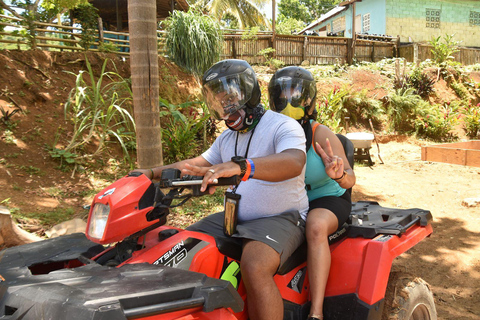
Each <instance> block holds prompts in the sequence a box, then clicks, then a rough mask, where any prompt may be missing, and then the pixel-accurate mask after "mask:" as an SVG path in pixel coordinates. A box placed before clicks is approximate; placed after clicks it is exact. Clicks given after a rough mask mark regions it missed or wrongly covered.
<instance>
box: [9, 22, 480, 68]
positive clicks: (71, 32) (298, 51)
mask: <svg viewBox="0 0 480 320" xmlns="http://www.w3.org/2000/svg"><path fill="white" fill-rule="evenodd" d="M20 22H21V20H20V19H17V18H14V17H10V16H3V15H0V26H4V27H6V28H4V29H5V31H0V48H2V47H3V48H15V49H29V48H30V47H31V46H32V43H29V42H28V41H27V38H26V37H25V34H24V32H20V31H22V29H23V30H24V27H22V26H21V23H20ZM35 26H36V28H35V33H36V37H35V39H34V43H33V46H34V47H40V48H42V49H44V50H58V51H60V50H69V51H83V50H84V48H82V46H81V40H82V34H83V30H82V29H81V28H78V27H71V26H65V25H60V24H49V23H43V22H36V23H35ZM102 29H103V28H102V23H101V21H99V29H97V30H93V33H94V35H95V39H94V41H93V42H92V43H90V47H89V49H88V50H91V51H99V50H108V49H112V48H116V49H117V50H118V53H119V54H124V55H128V54H129V52H130V41H129V34H128V33H125V32H113V31H106V30H102ZM99 30H100V31H99ZM157 38H158V53H159V54H160V55H165V54H166V47H165V32H164V31H160V30H159V31H158V32H157ZM224 40H225V42H224V47H223V53H222V58H224V59H227V58H236V59H244V60H246V61H248V62H249V63H251V64H261V63H265V62H266V59H271V58H275V59H278V60H280V61H283V62H284V63H285V64H286V65H300V64H301V63H303V62H304V61H308V63H309V64H312V65H316V64H335V63H340V64H343V63H352V62H353V59H355V60H356V61H368V62H376V61H379V60H382V59H384V58H393V57H404V58H406V59H407V61H412V62H413V61H418V60H420V61H423V60H425V59H431V58H432V53H431V46H429V45H425V44H407V45H400V43H399V42H398V39H397V38H391V37H376V38H375V39H356V40H352V39H350V38H343V37H316V36H303V35H301V36H298V35H273V34H272V33H271V32H259V33H258V34H256V35H245V34H244V33H242V32H230V33H226V34H224ZM2 43H3V44H5V45H3V46H2V45H1V44H2ZM272 48H273V49H275V50H274V51H273V52H272ZM459 50H460V51H459V52H458V53H456V54H455V60H456V61H459V62H460V63H462V64H465V65H468V64H476V63H480V49H472V48H459Z"/></svg>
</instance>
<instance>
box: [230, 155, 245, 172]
mask: <svg viewBox="0 0 480 320" xmlns="http://www.w3.org/2000/svg"><path fill="white" fill-rule="evenodd" d="M231 160H232V162H235V163H236V164H238V165H239V166H240V177H243V176H245V173H246V172H247V159H245V158H244V157H240V156H235V157H232V159H231Z"/></svg>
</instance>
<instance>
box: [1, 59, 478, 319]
mask: <svg viewBox="0 0 480 320" xmlns="http://www.w3.org/2000/svg"><path fill="white" fill-rule="evenodd" d="M88 58H89V61H90V62H91V63H92V64H93V65H94V66H95V70H97V72H98V71H99V69H100V67H101V64H102V62H103V58H105V56H104V55H98V54H89V56H88ZM108 58H109V59H111V60H112V62H114V63H115V66H116V70H117V71H118V72H119V73H121V74H122V75H123V76H124V77H129V65H128V60H127V61H123V60H122V59H121V58H119V57H117V56H114V55H108ZM160 63H161V64H160V77H161V79H160V81H161V83H162V86H161V96H162V97H164V98H166V99H167V100H169V101H171V102H173V103H180V102H184V101H186V99H187V98H188V96H189V95H192V94H193V95H198V94H199V92H198V86H197V85H196V82H195V79H194V78H193V77H192V76H189V75H187V74H185V73H183V72H182V71H181V70H178V68H176V67H175V66H174V65H173V64H171V63H169V62H167V61H165V60H163V59H161V60H160ZM84 68H85V56H84V55H83V54H72V53H63V54H52V53H45V52H42V51H37V52H35V53H25V52H0V108H3V109H4V110H10V111H11V110H14V109H15V108H20V109H22V111H23V112H18V113H17V114H15V115H14V116H12V121H18V122H17V125H16V127H15V128H12V130H10V133H9V132H7V130H6V127H5V125H4V124H1V123H0V202H2V203H1V204H2V205H6V206H7V207H9V208H16V209H15V210H18V212H22V213H34V214H37V215H42V214H43V215H48V214H51V213H52V212H55V210H60V209H62V208H67V207H68V208H75V209H74V211H75V212H74V216H80V217H82V215H84V214H85V211H84V210H83V209H82V208H81V206H82V205H84V204H87V203H89V201H90V199H91V196H92V195H91V193H89V190H91V189H95V188H98V187H99V186H102V185H105V184H107V183H109V182H111V181H106V180H105V179H104V178H103V177H102V176H98V175H96V176H95V175H87V174H84V173H78V172H77V173H76V174H74V175H73V176H72V173H71V172H63V171H60V170H59V169H58V168H57V167H58V163H56V162H55V161H54V160H53V159H52V158H51V157H50V156H49V154H48V151H47V150H46V147H45V146H46V145H52V143H53V141H54V138H55V135H56V134H57V133H58V132H59V128H60V127H61V128H64V129H62V130H63V131H62V130H61V131H60V132H66V133H65V134H68V129H69V125H68V123H66V122H65V121H64V120H63V103H64V102H65V101H66V99H67V96H68V92H69V91H70V89H71V88H72V87H73V85H74V76H73V75H71V74H68V73H66V72H64V71H67V70H68V71H72V72H74V73H78V71H79V70H81V69H84ZM109 68H110V69H112V70H114V69H113V65H112V66H111V67H109ZM263 76H264V77H265V78H266V79H267V78H268V75H263ZM476 81H479V80H478V79H477V80H476ZM387 82H388V79H386V77H384V76H382V75H379V74H373V73H372V72H368V71H358V72H353V73H349V74H348V75H347V77H346V78H345V79H335V80H332V81H329V80H328V79H325V80H323V81H321V83H320V84H319V86H320V87H319V91H320V92H322V90H323V91H326V90H328V88H329V87H330V88H331V87H333V86H334V85H338V84H339V83H347V84H351V85H352V86H353V87H354V88H358V89H359V90H360V89H361V88H367V89H369V90H370V92H371V94H372V95H375V96H376V97H378V98H381V96H383V95H384V94H386V91H385V90H384V88H385V87H386V86H387V85H388V83H387ZM177 85H178V86H177ZM440 85H441V84H437V87H438V92H443V91H444V94H443V96H442V97H437V98H438V99H442V98H443V99H454V98H455V97H454V95H453V93H452V91H451V89H448V88H445V87H440ZM172 88H174V89H175V90H172ZM442 90H443V91H442ZM190 99H192V98H191V97H190ZM0 116H2V115H0ZM379 140H380V151H381V152H380V155H381V158H382V159H383V161H384V164H381V163H380V160H379V158H378V156H377V154H378V153H377V147H376V146H375V145H373V148H372V149H371V152H372V158H373V160H374V162H375V164H374V165H373V166H371V167H369V166H367V165H356V167H355V173H356V175H357V185H356V186H355V187H354V189H353V199H354V200H355V201H357V200H373V201H378V202H379V203H380V204H381V205H383V206H387V207H398V208H412V207H418V208H422V209H428V210H430V211H431V212H432V214H433V217H434V222H433V227H434V232H433V235H432V236H431V237H430V238H428V239H426V240H424V241H422V242H421V243H420V244H418V245H417V246H415V247H414V248H413V249H412V250H410V251H409V252H407V253H406V254H403V255H402V256H401V257H400V258H398V259H397V260H396V261H395V266H394V268H395V269H400V270H405V271H407V272H409V273H412V274H414V275H417V276H419V277H421V278H423V279H424V280H426V281H427V282H428V283H429V284H430V286H431V288H432V291H433V292H434V294H435V302H436V306H437V311H438V316H439V319H445V320H453V319H480V206H476V207H465V206H463V205H462V201H463V200H464V199H466V198H480V168H478V167H465V166H460V165H451V164H445V163H431V162H424V161H421V160H420V155H421V146H422V145H424V144H427V142H425V141H420V140H416V139H413V138H406V137H398V136H380V137H379ZM114 158H115V154H114V153H111V154H110V153H108V154H107V153H106V154H105V155H104V159H102V160H103V161H104V163H105V164H106V168H105V170H106V171H109V170H110V171H112V169H111V168H110V167H109V166H108V165H107V164H108V163H109V161H111V160H114ZM113 171H114V170H113ZM124 173H125V172H119V173H117V174H118V175H122V174H124ZM110 177H112V176H110ZM23 226H24V227H25V228H26V229H29V230H31V231H36V232H37V233H38V234H40V235H42V234H43V233H42V232H43V231H42V230H41V229H42V228H41V227H38V226H35V220H34V219H32V220H28V221H27V222H24V223H23Z"/></svg>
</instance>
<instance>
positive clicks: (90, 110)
mask: <svg viewBox="0 0 480 320" xmlns="http://www.w3.org/2000/svg"><path fill="white" fill-rule="evenodd" d="M107 62H108V60H105V62H104V63H103V66H102V69H101V74H100V76H99V77H98V78H96V77H95V75H94V72H93V70H92V66H91V65H90V63H89V61H88V59H87V60H86V64H87V69H88V75H89V78H90V81H89V82H90V84H87V82H86V81H85V79H84V77H83V76H84V73H85V71H83V70H82V71H80V72H79V73H78V74H77V75H75V74H73V73H72V74H73V75H75V76H76V81H75V88H73V89H72V91H71V92H70V95H69V97H68V101H67V102H66V103H65V110H64V111H65V119H66V120H70V121H71V122H72V124H73V133H72V136H71V138H70V140H69V142H68V143H67V145H66V147H65V148H64V149H63V150H61V152H60V151H59V150H58V149H56V148H55V147H54V150H53V153H52V156H54V154H60V153H76V152H78V151H81V150H82V149H83V148H84V147H85V146H86V145H88V144H92V145H95V146H96V149H95V151H93V152H92V153H90V154H85V155H84V157H89V158H91V157H94V156H96V155H97V154H98V153H100V152H101V151H102V150H103V149H104V147H105V144H106V143H107V142H108V141H109V140H110V137H112V138H114V139H116V140H117V141H118V142H119V144H120V145H121V147H122V149H123V151H124V155H125V157H126V158H127V159H129V154H128V150H127V149H128V148H127V145H126V140H128V139H135V122H134V120H133V118H132V116H131V115H130V113H129V111H128V110H127V108H126V105H128V102H129V101H131V99H132V93H131V90H130V86H129V83H128V81H127V80H125V79H123V78H122V77H121V76H120V75H119V74H117V73H114V72H105V68H106V65H107ZM106 77H107V78H109V79H110V80H111V81H112V82H110V83H109V84H107V85H104V80H105V79H104V78H106ZM119 92H120V94H119ZM83 151H84V150H83Z"/></svg>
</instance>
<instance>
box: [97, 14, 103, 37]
mask: <svg viewBox="0 0 480 320" xmlns="http://www.w3.org/2000/svg"><path fill="white" fill-rule="evenodd" d="M98 42H100V43H103V21H102V18H100V17H98Z"/></svg>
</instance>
